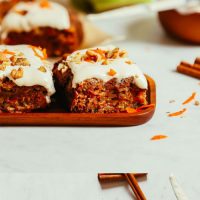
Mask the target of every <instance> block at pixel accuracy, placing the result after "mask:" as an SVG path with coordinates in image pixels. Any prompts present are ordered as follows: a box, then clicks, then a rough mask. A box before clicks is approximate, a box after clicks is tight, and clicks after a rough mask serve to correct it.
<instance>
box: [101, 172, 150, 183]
mask: <svg viewBox="0 0 200 200" xmlns="http://www.w3.org/2000/svg"><path fill="white" fill-rule="evenodd" d="M147 175H148V173H134V176H135V178H136V179H139V178H145V179H146V177H147ZM98 179H99V182H101V183H112V182H122V181H126V178H125V177H124V174H122V173H99V174H98Z"/></svg>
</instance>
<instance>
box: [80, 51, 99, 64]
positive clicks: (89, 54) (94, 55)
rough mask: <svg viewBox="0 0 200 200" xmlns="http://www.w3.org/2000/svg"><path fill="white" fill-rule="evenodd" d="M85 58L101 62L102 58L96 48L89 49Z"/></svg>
mask: <svg viewBox="0 0 200 200" xmlns="http://www.w3.org/2000/svg"><path fill="white" fill-rule="evenodd" d="M83 59H84V60H85V61H93V62H99V61H100V60H101V55H100V54H99V53H97V52H96V51H94V50H87V51H86V55H85V57H84V58H83Z"/></svg>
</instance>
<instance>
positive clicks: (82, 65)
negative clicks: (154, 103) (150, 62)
mask: <svg viewBox="0 0 200 200" xmlns="http://www.w3.org/2000/svg"><path fill="white" fill-rule="evenodd" d="M53 73H54V77H55V83H56V87H57V88H58V91H60V95H62V96H64V97H65V105H66V106H67V108H68V110H69V111H71V112H78V113H117V112H127V109H130V108H133V109H135V108H137V107H140V106H142V105H146V104H147V103H148V102H147V90H148V84H147V80H146V78H145V76H144V75H143V73H142V72H141V70H140V69H139V68H138V66H137V65H136V64H135V63H134V62H132V61H131V60H130V59H129V58H128V56H127V52H126V51H125V50H122V49H119V48H116V47H113V46H106V47H98V48H91V49H85V50H80V51H75V52H74V53H72V54H71V55H68V56H66V57H64V58H63V59H62V60H61V61H59V62H57V63H56V64H55V66H54V70H53Z"/></svg>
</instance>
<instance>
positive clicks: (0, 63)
mask: <svg viewBox="0 0 200 200" xmlns="http://www.w3.org/2000/svg"><path fill="white" fill-rule="evenodd" d="M10 64H11V62H10V59H9V58H7V56H6V54H4V53H2V52H1V53H0V70H2V71H4V70H5V68H6V67H7V66H9V65H10Z"/></svg>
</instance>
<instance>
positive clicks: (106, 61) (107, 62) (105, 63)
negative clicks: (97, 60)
mask: <svg viewBox="0 0 200 200" xmlns="http://www.w3.org/2000/svg"><path fill="white" fill-rule="evenodd" d="M101 64H102V65H108V64H109V61H108V60H104V61H103V62H102V63H101Z"/></svg>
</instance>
